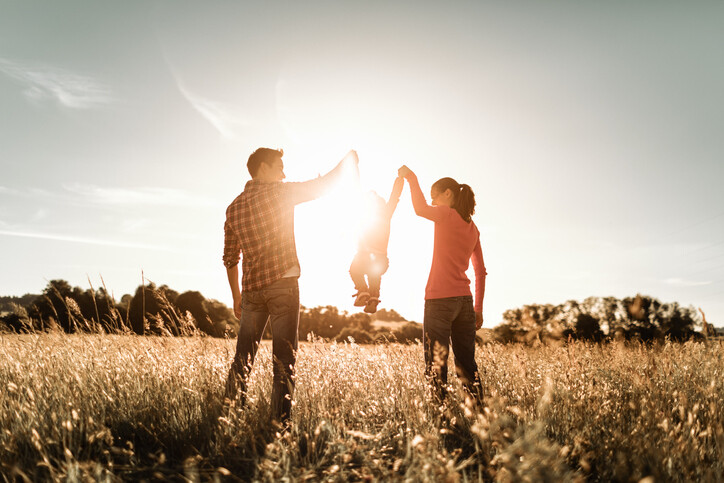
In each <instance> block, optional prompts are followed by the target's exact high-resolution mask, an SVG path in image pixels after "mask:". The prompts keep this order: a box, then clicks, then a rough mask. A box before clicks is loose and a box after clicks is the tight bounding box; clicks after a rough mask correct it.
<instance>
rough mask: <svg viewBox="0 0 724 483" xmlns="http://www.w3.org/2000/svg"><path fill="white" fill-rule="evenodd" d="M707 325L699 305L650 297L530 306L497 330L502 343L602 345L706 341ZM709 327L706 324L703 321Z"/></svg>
mask: <svg viewBox="0 0 724 483" xmlns="http://www.w3.org/2000/svg"><path fill="white" fill-rule="evenodd" d="M701 323H702V321H701V319H700V318H699V315H698V314H697V312H696V309H694V307H682V306H681V305H679V304H678V303H677V302H671V303H662V302H660V301H659V300H657V299H656V298H653V297H650V296H648V295H641V294H638V295H636V296H634V297H625V298H623V299H619V298H616V297H588V298H587V299H585V300H583V301H582V302H578V301H576V300H569V301H567V302H564V303H562V304H559V305H552V304H531V305H524V306H523V307H519V308H515V309H510V310H506V311H505V312H504V313H503V323H502V324H500V325H499V326H497V327H496V328H495V329H493V331H494V334H495V338H496V339H498V340H500V341H502V342H532V341H536V340H538V341H545V340H546V339H568V338H572V339H581V340H589V341H597V342H598V341H603V340H605V339H624V340H631V339H636V340H643V341H652V340H661V339H664V338H669V339H672V340H686V339H689V338H692V337H693V338H698V337H702V335H701V333H699V332H697V331H696V327H697V326H699V325H701ZM704 324H705V322H704Z"/></svg>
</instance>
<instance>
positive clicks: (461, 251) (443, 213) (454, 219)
mask: <svg viewBox="0 0 724 483" xmlns="http://www.w3.org/2000/svg"><path fill="white" fill-rule="evenodd" d="M409 182H410V191H411V194H412V203H413V206H414V207H415V213H417V214H418V215H419V216H422V217H424V218H427V219H428V220H432V221H434V222H435V243H434V248H433V251H432V266H431V267H430V276H429V277H428V279H427V286H426V287H425V300H429V299H439V298H446V297H458V296H461V295H472V294H471V293H470V280H469V279H468V277H467V276H466V275H465V272H466V271H467V269H468V267H469V266H470V261H471V259H472V262H473V269H474V270H475V311H476V312H482V310H483V296H484V293H485V277H486V275H487V271H486V270H485V262H484V260H483V250H482V248H481V246H480V232H479V231H478V227H477V226H475V223H474V222H473V221H470V222H469V223H468V222H466V221H465V220H463V218H462V217H461V216H460V214H459V213H458V212H457V211H456V210H455V209H454V208H450V207H449V206H430V205H428V204H427V202H426V201H425V196H424V195H423V194H422V190H421V189H420V185H419V184H418V182H417V177H416V176H415V175H414V174H413V175H411V176H410V178H409Z"/></svg>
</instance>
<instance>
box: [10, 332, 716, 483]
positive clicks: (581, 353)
mask: <svg viewBox="0 0 724 483" xmlns="http://www.w3.org/2000/svg"><path fill="white" fill-rule="evenodd" d="M233 349H234V343H233V341H223V340H217V339H210V338H151V337H133V336H111V335H105V336H100V335H75V336H67V335H60V334H40V335H25V336H16V335H13V336H8V335H3V336H0V428H1V429H0V431H1V433H0V473H1V474H2V480H5V481H11V480H22V479H29V480H45V479H55V480H60V479H63V480H68V481H74V480H85V479H100V480H108V481H114V480H119V479H134V480H135V479H139V478H142V479H148V480H154V479H177V480H182V479H190V480H196V479H200V480H211V479H220V480H230V481H234V480H250V479H257V480H278V479H281V478H284V477H288V478H292V479H298V480H306V479H311V480H327V481H348V480H364V479H382V480H387V479H397V480H404V479H409V480H415V481H417V480H435V481H440V480H449V481H457V480H461V481H465V480H473V481H475V480H498V481H519V480H523V479H524V480H527V481H572V480H573V481H575V480H593V481H596V480H600V481H610V480H619V481H637V480H639V479H641V478H645V477H653V478H654V479H655V480H656V481H669V480H673V481H684V480H687V481H717V480H721V479H722V477H724V414H723V412H722V408H723V407H724V400H723V399H724V379H723V378H722V374H724V344H722V343H721V342H714V343H708V344H706V343H686V344H683V345H679V344H666V345H663V346H656V347H652V348H649V347H645V346H640V345H632V346H623V345H616V344H611V345H603V346H595V345H594V346H591V345H585V344H582V343H574V344H570V345H567V346H562V347H540V348H525V347H521V346H500V345H488V346H485V347H482V348H480V349H479V350H478V354H477V359H478V364H479V366H480V368H481V373H482V377H483V381H484V384H485V387H486V389H487V392H488V394H489V395H490V397H489V398H488V399H487V401H486V406H485V407H484V408H482V409H481V410H479V411H477V410H471V408H469V407H467V406H465V404H464V403H463V400H462V395H461V392H460V388H459V386H458V385H457V382H455V383H454V389H455V392H454V393H453V397H451V398H450V400H449V401H448V404H447V406H446V407H444V408H437V407H435V406H434V405H433V404H432V403H431V401H430V400H429V399H428V395H427V393H426V390H425V386H424V384H423V377H422V372H423V362H422V348H421V347H420V346H419V345H418V346H414V345H413V346H402V345H390V346H356V345H354V344H352V345H349V344H331V345H330V344H323V343H305V344H303V345H302V347H301V348H300V354H299V357H298V364H297V392H296V397H295V403H296V405H295V408H294V415H293V427H292V429H291V431H290V432H289V433H287V434H285V435H282V436H280V435H277V434H275V433H274V432H273V431H272V430H271V429H270V427H269V424H268V419H269V405H268V395H269V393H270V389H271V377H270V370H271V363H270V351H269V347H268V346H267V345H265V346H263V347H262V348H261V351H260V354H259V358H258V359H257V363H256V366H255V369H254V372H253V374H252V381H251V385H250V387H251V394H250V403H249V405H248V407H246V408H245V409H236V408H233V409H231V410H225V409H224V408H223V405H222V400H221V393H222V388H223V383H224V380H225V377H226V373H227V370H228V367H229V364H230V362H231V358H232V356H233ZM453 379H454V378H453Z"/></svg>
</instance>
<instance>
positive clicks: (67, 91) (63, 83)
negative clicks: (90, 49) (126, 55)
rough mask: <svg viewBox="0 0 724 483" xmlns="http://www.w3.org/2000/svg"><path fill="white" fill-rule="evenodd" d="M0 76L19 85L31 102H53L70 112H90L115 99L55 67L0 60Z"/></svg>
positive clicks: (89, 81) (96, 83) (90, 80)
mask: <svg viewBox="0 0 724 483" xmlns="http://www.w3.org/2000/svg"><path fill="white" fill-rule="evenodd" d="M0 73H3V74H5V75H6V76H8V77H10V78H11V79H14V80H15V81H17V82H19V83H20V84H21V85H22V86H23V87H24V88H25V90H24V91H23V94H24V95H25V97H26V98H27V99H28V100H30V101H32V102H44V101H48V100H54V101H56V102H57V103H59V104H60V105H62V106H65V107H68V108H71V109H92V108H97V107H103V106H105V105H108V104H110V103H112V102H114V100H115V99H114V97H113V95H112V92H111V90H110V88H109V87H108V86H106V85H104V84H103V83H101V82H99V81H97V80H96V79H94V78H92V77H90V76H87V75H81V74H76V73H73V72H70V71H67V70H65V69H61V68H58V67H53V66H48V65H42V64H30V63H22V62H16V61H12V60H9V59H3V58H0Z"/></svg>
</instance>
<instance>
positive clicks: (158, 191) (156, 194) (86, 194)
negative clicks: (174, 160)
mask: <svg viewBox="0 0 724 483" xmlns="http://www.w3.org/2000/svg"><path fill="white" fill-rule="evenodd" d="M63 188H64V189H65V190H66V191H68V192H70V193H73V194H75V195H78V196H80V197H82V198H83V199H84V200H86V201H89V202H92V203H94V204H106V205H142V206H149V205H151V206H216V205H217V204H218V201H216V200H214V199H211V198H207V197H204V196H200V195H196V194H192V193H188V192H185V191H182V190H176V189H171V188H153V187H142V188H134V189H128V188H109V187H102V186H94V185H83V184H69V185H63Z"/></svg>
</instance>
